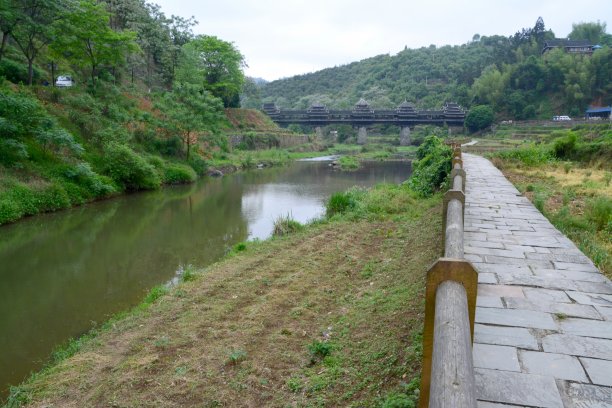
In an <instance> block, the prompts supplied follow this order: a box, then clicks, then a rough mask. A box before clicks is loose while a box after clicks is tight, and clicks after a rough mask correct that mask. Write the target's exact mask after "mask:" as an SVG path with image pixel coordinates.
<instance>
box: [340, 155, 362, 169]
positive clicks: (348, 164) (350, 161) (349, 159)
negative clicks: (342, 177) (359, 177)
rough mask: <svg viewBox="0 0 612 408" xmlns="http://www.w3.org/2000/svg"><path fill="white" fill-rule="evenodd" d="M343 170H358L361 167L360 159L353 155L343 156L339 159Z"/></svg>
mask: <svg viewBox="0 0 612 408" xmlns="http://www.w3.org/2000/svg"><path fill="white" fill-rule="evenodd" d="M338 162H339V163H340V168H341V169H342V170H357V169H358V168H359V160H357V159H356V158H354V157H353V156H342V157H341V158H340V159H338Z"/></svg>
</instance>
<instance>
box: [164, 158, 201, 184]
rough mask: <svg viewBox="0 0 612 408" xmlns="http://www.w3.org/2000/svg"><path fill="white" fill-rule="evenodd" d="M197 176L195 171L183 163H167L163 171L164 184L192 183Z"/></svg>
mask: <svg viewBox="0 0 612 408" xmlns="http://www.w3.org/2000/svg"><path fill="white" fill-rule="evenodd" d="M197 177H198V176H197V174H196V172H195V171H194V170H193V169H192V168H191V167H189V166H186V165H184V164H178V163H170V164H167V165H166V169H165V171H164V183H166V184H184V183H193V182H194V181H195V180H196V178H197Z"/></svg>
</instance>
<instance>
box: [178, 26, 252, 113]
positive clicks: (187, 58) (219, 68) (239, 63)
mask: <svg viewBox="0 0 612 408" xmlns="http://www.w3.org/2000/svg"><path fill="white" fill-rule="evenodd" d="M245 66H246V64H245V62H244V56H243V55H242V54H241V53H240V51H238V50H237V49H236V48H235V47H234V45H233V44H232V43H230V42H227V41H223V40H220V39H219V38H217V37H214V36H207V35H200V36H197V37H196V38H195V39H193V40H192V41H190V42H188V43H187V44H185V45H184V46H183V48H182V56H181V61H180V63H179V67H178V69H177V73H176V77H177V80H179V81H181V82H189V83H192V84H197V85H200V86H202V87H203V88H204V89H206V90H208V91H209V92H210V93H212V94H213V95H214V96H216V97H219V98H221V100H223V104H224V105H225V106H226V107H237V106H238V105H239V103H240V98H239V96H240V91H241V90H242V86H243V84H244V81H245V79H244V73H243V72H242V68H244V67H245Z"/></svg>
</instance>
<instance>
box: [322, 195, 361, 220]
mask: <svg viewBox="0 0 612 408" xmlns="http://www.w3.org/2000/svg"><path fill="white" fill-rule="evenodd" d="M357 191H359V190H356V189H351V190H348V191H346V192H340V193H334V194H332V196H331V197H330V198H329V201H328V202H327V205H326V208H325V213H326V215H327V217H332V216H333V215H335V214H344V213H345V212H347V211H349V210H352V209H353V208H355V206H356V205H357V200H356V199H355V197H356V194H355V192H357Z"/></svg>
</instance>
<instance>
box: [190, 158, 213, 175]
mask: <svg viewBox="0 0 612 408" xmlns="http://www.w3.org/2000/svg"><path fill="white" fill-rule="evenodd" d="M188 163H189V165H190V166H191V168H192V169H193V170H194V171H195V172H196V174H197V175H199V176H202V175H204V174H206V170H208V164H207V163H206V160H204V159H203V158H202V156H200V155H199V154H197V153H192V154H191V155H189V161H188Z"/></svg>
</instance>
